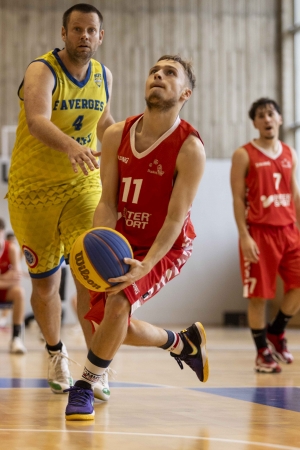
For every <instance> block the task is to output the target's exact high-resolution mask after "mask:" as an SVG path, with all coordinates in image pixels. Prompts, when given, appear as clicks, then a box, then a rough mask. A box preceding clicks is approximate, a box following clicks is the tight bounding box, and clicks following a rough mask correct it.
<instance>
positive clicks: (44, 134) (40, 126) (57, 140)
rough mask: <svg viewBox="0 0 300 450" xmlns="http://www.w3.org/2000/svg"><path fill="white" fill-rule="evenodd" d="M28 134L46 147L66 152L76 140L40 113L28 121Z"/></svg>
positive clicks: (75, 143)
mask: <svg viewBox="0 0 300 450" xmlns="http://www.w3.org/2000/svg"><path fill="white" fill-rule="evenodd" d="M28 127H29V131H30V134H31V135H32V136H34V137H35V138H36V139H38V140H39V141H41V142H42V143H43V144H45V145H46V146H47V147H50V148H52V149H54V150H58V151H59V152H63V153H67V152H68V150H69V149H70V147H73V146H75V147H77V146H78V145H80V144H78V142H76V141H75V140H74V139H72V138H71V137H70V136H68V135H66V134H65V133H63V132H62V131H61V130H60V129H59V128H58V127H57V126H55V125H54V124H53V123H52V122H51V121H50V120H49V119H47V118H46V117H44V116H42V115H40V116H37V117H35V118H34V119H31V120H30V121H29V122H28Z"/></svg>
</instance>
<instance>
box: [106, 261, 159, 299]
mask: <svg viewBox="0 0 300 450" xmlns="http://www.w3.org/2000/svg"><path fill="white" fill-rule="evenodd" d="M124 262H125V263H126V264H129V265H130V269H129V272H127V273H126V275H122V276H121V277H118V278H109V279H108V281H109V282H110V283H119V284H117V285H116V286H111V287H109V288H107V289H106V291H105V292H107V294H108V295H112V294H117V293H118V292H120V291H123V289H125V288H127V287H128V286H130V285H131V284H133V283H135V282H136V281H138V280H140V279H141V278H143V277H144V276H145V275H147V273H149V272H150V267H149V266H148V265H146V264H144V263H143V261H138V260H137V259H131V258H124Z"/></svg>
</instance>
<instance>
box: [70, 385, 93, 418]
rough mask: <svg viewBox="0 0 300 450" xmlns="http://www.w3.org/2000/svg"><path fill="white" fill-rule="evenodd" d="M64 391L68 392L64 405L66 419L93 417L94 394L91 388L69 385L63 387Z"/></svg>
mask: <svg viewBox="0 0 300 450" xmlns="http://www.w3.org/2000/svg"><path fill="white" fill-rule="evenodd" d="M64 392H69V400H68V404H67V407H66V420H93V419H94V416H95V411H94V394H93V390H92V389H83V388H81V387H79V386H71V387H69V388H68V389H65V390H64Z"/></svg>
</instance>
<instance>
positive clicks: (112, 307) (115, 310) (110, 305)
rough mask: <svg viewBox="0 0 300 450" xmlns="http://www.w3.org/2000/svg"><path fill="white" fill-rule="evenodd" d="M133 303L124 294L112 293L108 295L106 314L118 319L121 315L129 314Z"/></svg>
mask: <svg viewBox="0 0 300 450" xmlns="http://www.w3.org/2000/svg"><path fill="white" fill-rule="evenodd" d="M130 309H131V305H130V303H129V301H128V298H127V297H126V296H125V295H124V294H122V293H121V294H117V295H110V296H109V297H107V300H106V305H105V315H106V316H107V317H110V318H111V319H117V318H118V317H121V316H124V315H126V316H128V315H129V313H130Z"/></svg>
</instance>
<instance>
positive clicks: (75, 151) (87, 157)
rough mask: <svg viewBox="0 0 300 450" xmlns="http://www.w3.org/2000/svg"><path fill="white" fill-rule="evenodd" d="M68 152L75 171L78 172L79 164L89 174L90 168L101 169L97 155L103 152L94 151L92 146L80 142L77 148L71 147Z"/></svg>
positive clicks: (85, 173)
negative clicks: (85, 145) (84, 145)
mask: <svg viewBox="0 0 300 450" xmlns="http://www.w3.org/2000/svg"><path fill="white" fill-rule="evenodd" d="M67 154H68V158H69V160H70V162H71V164H72V167H73V171H74V172H75V173H77V172H78V166H79V167H80V169H81V170H82V172H83V173H84V175H88V173H89V172H88V169H89V170H94V169H95V168H96V169H99V162H98V160H97V159H96V157H97V156H99V155H100V154H101V152H94V151H93V150H92V149H91V148H89V147H83V146H82V145H80V144H78V146H76V148H70V149H69V151H68V153H67Z"/></svg>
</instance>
